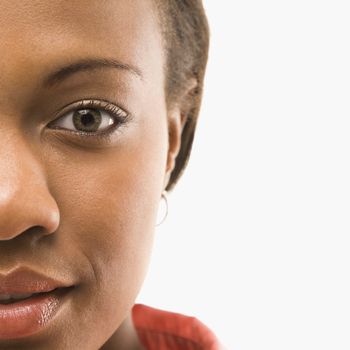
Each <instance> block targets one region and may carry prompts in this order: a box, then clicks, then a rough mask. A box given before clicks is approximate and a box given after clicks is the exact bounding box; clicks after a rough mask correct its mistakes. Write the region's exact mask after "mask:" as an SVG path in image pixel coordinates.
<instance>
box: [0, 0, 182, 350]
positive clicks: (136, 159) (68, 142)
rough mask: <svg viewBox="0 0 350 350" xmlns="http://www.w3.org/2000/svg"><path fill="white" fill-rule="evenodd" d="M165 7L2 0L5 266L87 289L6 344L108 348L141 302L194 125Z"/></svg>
mask: <svg viewBox="0 0 350 350" xmlns="http://www.w3.org/2000/svg"><path fill="white" fill-rule="evenodd" d="M153 6H154V5H153V2H152V0H134V1H124V0H110V1H109V0H104V1H101V0H56V1H46V0H21V1H13V0H3V1H1V11H0V52H1V57H0V72H1V74H0V276H1V275H7V274H8V273H9V272H11V271H13V270H16V269H17V268H20V267H23V266H25V267H28V268H31V269H33V270H35V271H38V272H40V273H42V274H44V275H46V276H50V277H52V278H55V279H57V280H60V281H62V282H64V283H65V284H66V285H74V286H75V288H74V289H73V290H71V291H70V292H69V293H68V294H67V295H66V298H65V299H64V304H63V305H62V306H61V307H60V308H59V311H58V312H57V313H56V314H55V316H54V317H53V318H52V319H51V320H50V321H49V322H48V323H47V324H46V325H45V326H44V327H42V328H41V329H40V331H38V332H36V333H34V334H29V335H27V336H23V337H17V338H16V339H7V338H9V334H10V333H11V332H10V333H6V332H9V331H6V332H5V333H4V332H3V333H2V331H1V329H0V349H12V345H13V349H20V348H23V349H24V348H26V349H28V348H31V349H65V350H67V349H91V350H93V349H97V348H99V347H100V346H102V344H103V343H104V342H105V341H106V340H107V339H108V338H109V337H111V335H112V334H113V333H114V332H115V331H116V330H117V328H118V327H119V326H120V325H121V324H122V322H123V321H124V319H125V318H126V317H127V315H128V313H129V310H130V309H131V307H132V305H133V304H134V301H135V298H136V296H137V293H138V291H139V289H140V287H141V285H142V282H143V279H144V276H145V273H146V269H147V264H148V260H149V255H150V250H151V245H152V239H153V231H154V226H155V224H156V220H157V209H158V205H159V201H160V197H161V192H162V190H163V189H164V188H165V185H166V181H167V179H168V176H169V173H170V171H171V170H172V168H173V166H174V158H175V157H176V154H177V152H178V150H179V146H180V145H179V142H180V141H179V139H180V136H179V135H180V133H181V131H180V129H181V122H180V117H179V116H178V114H177V113H174V114H173V115H167V110H166V104H165V91H164V79H165V77H164V74H163V65H164V54H163V49H162V42H161V34H160V30H159V27H158V19H157V15H156V12H155V11H154V8H153ZM93 60H99V61H93ZM107 60H114V61H113V62H114V66H112V65H111V64H110V63H108V66H107ZM96 62H97V63H96ZM108 62H109V61H108ZM80 63H82V64H80ZM102 63H103V64H102ZM71 65H72V66H71ZM67 66H71V67H70V68H69V69H64V67H67ZM63 69H64V70H63ZM58 71H60V73H57V72H58ZM55 73H57V74H55ZM54 74H55V75H54ZM81 101H86V102H83V103H81ZM89 101H90V102H89ZM79 102H80V104H79ZM106 102H108V103H109V104H110V106H109V107H112V108H113V110H112V111H110V110H108V109H106V108H108V107H106V106H107V105H106ZM92 109H94V110H92ZM107 129H108V131H109V134H108V135H107V134H106V135H105V137H98V135H97V134H100V135H101V132H103V131H106V130H107ZM79 132H85V135H81V134H79ZM0 306H1V305H0ZM19 331H21V326H19ZM10 335H11V334H10ZM10 338H11V337H10Z"/></svg>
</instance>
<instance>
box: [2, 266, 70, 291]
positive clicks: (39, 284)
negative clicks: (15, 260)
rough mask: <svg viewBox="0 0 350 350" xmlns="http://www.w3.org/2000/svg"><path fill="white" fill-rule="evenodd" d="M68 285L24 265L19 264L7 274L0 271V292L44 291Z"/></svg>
mask: <svg viewBox="0 0 350 350" xmlns="http://www.w3.org/2000/svg"><path fill="white" fill-rule="evenodd" d="M69 286H70V285H67V284H66V283H64V282H61V281H57V280H55V279H54V278H52V277H48V276H45V275H44V274H42V273H39V272H36V271H34V270H32V269H30V268H28V267H24V266H20V267H18V268H16V269H15V270H13V271H11V272H10V273H8V274H1V273H0V294H12V295H13V294H34V293H44V292H50V291H52V290H54V289H56V288H61V287H69Z"/></svg>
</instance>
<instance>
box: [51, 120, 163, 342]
mask: <svg viewBox="0 0 350 350" xmlns="http://www.w3.org/2000/svg"><path fill="white" fill-rule="evenodd" d="M123 137H124V138H122V139H121V142H120V144H119V145H118V146H116V147H111V148H108V149H105V150H99V151H98V152H91V151H90V152H89V151H88V150H84V151H82V150H79V151H78V150H73V149H72V147H71V148H70V151H69V152H67V149H66V150H65V152H58V151H57V150H56V151H55V152H54V155H53V154H51V162H52V163H51V164H52V166H54V164H56V171H57V164H70V165H69V166H68V165H67V166H66V167H62V166H61V171H60V174H59V176H58V175H57V172H56V174H55V176H53V174H52V177H51V178H53V179H55V181H56V183H51V187H52V189H53V191H54V192H55V198H56V201H57V203H58V206H59V208H60V214H61V225H60V232H58V240H59V243H58V244H59V245H60V246H61V247H69V248H65V250H66V252H65V253H66V254H70V255H71V256H74V259H75V260H74V264H75V266H74V268H75V269H76V271H79V272H78V273H79V274H80V275H81V285H80V292H79V293H80V294H79V299H78V298H77V300H76V301H75V306H74V305H73V313H74V316H73V318H74V317H75V318H79V319H81V322H80V327H82V328H84V327H86V329H89V327H90V328H91V327H95V326H91V325H94V324H96V320H99V321H102V320H104V322H106V325H108V324H109V325H110V327H111V329H110V330H115V329H116V327H117V326H118V324H120V323H121V322H122V320H123V318H124V317H125V315H126V312H127V311H128V310H129V309H130V307H131V306H132V305H133V303H134V300H135V298H136V296H137V293H138V291H139V289H140V288H141V285H142V282H143V279H144V276H145V274H146V270H147V266H148V262H149V257H150V252H151V246H152V241H153V233H154V227H155V224H156V217H157V209H158V205H159V201H160V195H161V191H162V189H163V178H164V173H165V167H166V158H167V142H168V138H167V125H166V116H164V117H163V119H162V118H160V119H159V122H158V123H154V124H152V125H151V123H148V124H147V123H146V121H144V122H143V123H142V122H140V123H138V124H137V127H134V128H130V130H129V131H124V136H123ZM67 147H68V146H67ZM62 150H63V148H62ZM53 157H56V158H53ZM67 157H68V158H69V159H70V161H71V162H70V163H67V161H68V158H67ZM73 159H74V165H72V160H73ZM60 243H61V244H60ZM82 310H83V311H82ZM82 312H83V313H84V315H82ZM106 329H108V326H106ZM99 336H100V333H99Z"/></svg>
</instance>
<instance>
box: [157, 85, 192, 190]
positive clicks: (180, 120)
mask: <svg viewBox="0 0 350 350" xmlns="http://www.w3.org/2000/svg"><path fill="white" fill-rule="evenodd" d="M196 87H197V80H196V79H190V80H189V81H188V84H187V88H186V89H184V90H183V93H182V94H181V96H179V98H178V99H177V103H174V104H173V106H172V108H171V109H170V110H169V111H168V140H169V141H168V157H167V165H166V172H165V176H164V184H163V189H165V188H166V187H167V185H168V183H169V180H170V176H171V173H172V171H173V170H174V168H175V165H176V157H177V155H178V154H179V152H180V149H181V136H182V131H183V129H184V126H185V124H186V121H187V116H188V106H189V104H190V103H189V99H190V98H191V96H192V93H193V91H194V90H195V89H196Z"/></svg>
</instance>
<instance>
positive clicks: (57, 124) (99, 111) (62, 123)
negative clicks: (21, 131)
mask: <svg viewBox="0 0 350 350" xmlns="http://www.w3.org/2000/svg"><path fill="white" fill-rule="evenodd" d="M67 109H68V112H66V110H67ZM62 113H63V116H60V117H59V118H57V119H55V120H54V121H53V122H51V123H50V124H49V127H51V128H53V129H65V130H69V131H72V132H73V133H78V134H79V135H82V136H94V135H96V136H97V135H98V136H101V135H106V134H107V135H108V134H110V133H112V132H113V131H114V130H115V129H116V128H117V127H119V126H120V125H121V124H124V123H125V122H126V121H127V119H128V117H129V115H128V113H127V112H125V111H124V110H122V109H121V108H119V107H117V106H116V105H113V104H111V103H110V102H107V101H102V100H96V101H94V100H84V101H80V102H78V103H76V104H73V105H71V106H68V107H67V108H65V109H64V111H63V112H61V114H62Z"/></svg>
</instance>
